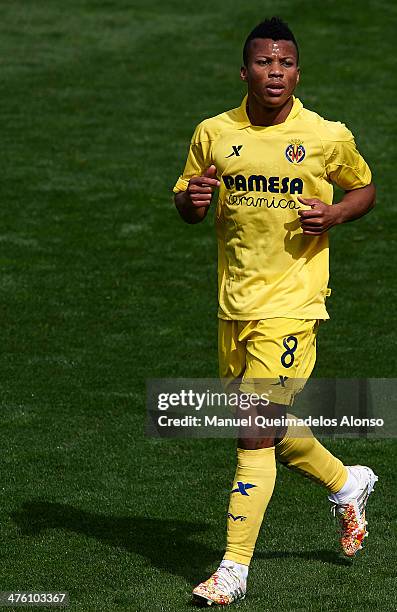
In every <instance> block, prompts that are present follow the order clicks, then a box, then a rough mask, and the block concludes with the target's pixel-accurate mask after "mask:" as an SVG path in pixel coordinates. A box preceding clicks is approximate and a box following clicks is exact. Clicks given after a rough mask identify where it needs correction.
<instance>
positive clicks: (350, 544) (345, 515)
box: [328, 465, 378, 557]
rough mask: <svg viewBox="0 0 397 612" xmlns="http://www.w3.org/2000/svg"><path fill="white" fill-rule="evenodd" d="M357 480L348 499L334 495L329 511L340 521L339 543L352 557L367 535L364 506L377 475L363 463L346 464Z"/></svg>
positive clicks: (346, 553) (348, 555)
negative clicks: (353, 490) (355, 487)
mask: <svg viewBox="0 0 397 612" xmlns="http://www.w3.org/2000/svg"><path fill="white" fill-rule="evenodd" d="M347 467H348V468H349V470H350V472H351V473H352V474H353V475H354V477H355V478H356V480H357V483H358V485H357V490H356V491H355V493H354V494H353V495H352V496H349V498H348V499H345V500H342V502H340V501H336V499H335V495H330V496H329V497H328V499H329V500H330V502H332V508H331V512H332V513H333V515H334V516H336V517H337V518H338V519H339V522H340V530H341V532H340V545H341V548H342V551H343V554H344V555H345V556H346V557H354V556H355V554H356V553H357V552H358V551H359V550H361V549H362V547H363V540H364V538H366V537H367V536H368V531H367V521H366V519H365V506H366V503H367V501H368V497H369V495H370V494H371V493H372V490H373V488H374V485H375V483H376V481H377V480H378V477H377V476H376V474H374V472H373V471H372V470H371V468H369V467H366V466H364V465H353V466H347Z"/></svg>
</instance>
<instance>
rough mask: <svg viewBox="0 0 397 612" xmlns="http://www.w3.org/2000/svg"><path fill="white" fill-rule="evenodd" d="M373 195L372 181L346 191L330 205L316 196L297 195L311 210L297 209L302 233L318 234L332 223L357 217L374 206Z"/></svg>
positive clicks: (335, 223) (327, 228)
mask: <svg viewBox="0 0 397 612" xmlns="http://www.w3.org/2000/svg"><path fill="white" fill-rule="evenodd" d="M375 196H376V191H375V187H374V185H373V183H370V184H369V185H366V186H365V187H359V188H358V189H353V190H352V191H346V192H345V195H344V196H343V198H342V200H341V201H340V202H338V203H337V204H333V205H332V206H328V204H325V203H324V202H322V201H321V200H319V199H318V198H302V197H301V196H299V197H298V200H299V202H301V203H302V204H305V206H310V208H311V210H298V214H299V217H300V222H301V226H302V229H303V233H304V234H306V235H307V236H320V235H321V234H323V233H324V232H327V231H328V230H329V229H330V228H331V227H332V226H334V225H338V224H339V223H346V222H347V221H354V220H355V219H359V218H360V217H362V216H363V215H366V214H367V212H369V211H370V210H371V208H373V207H374V206H375Z"/></svg>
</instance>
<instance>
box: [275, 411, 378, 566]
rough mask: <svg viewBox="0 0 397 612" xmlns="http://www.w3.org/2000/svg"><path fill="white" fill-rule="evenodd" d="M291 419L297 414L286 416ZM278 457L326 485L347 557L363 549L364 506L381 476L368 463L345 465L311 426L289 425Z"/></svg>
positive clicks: (279, 446)
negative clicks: (315, 435)
mask: <svg viewBox="0 0 397 612" xmlns="http://www.w3.org/2000/svg"><path fill="white" fill-rule="evenodd" d="M287 416H288V418H289V419H290V420H294V419H295V417H294V416H293V415H291V414H289V415H287ZM275 452H276V458H277V460H278V461H280V463H282V464H284V465H285V466H286V467H288V468H290V469H292V470H294V471H297V472H299V473H300V474H302V475H303V476H307V477H308V478H310V479H312V480H314V481H315V482H317V483H319V484H321V485H323V486H324V487H325V488H326V489H327V490H328V492H329V494H330V495H329V497H328V499H329V500H330V501H331V502H332V504H333V506H332V510H333V511H334V514H335V516H337V517H338V519H339V522H340V527H341V534H340V545H341V549H342V551H343V553H344V554H345V555H346V556H347V557H354V555H355V554H356V553H357V552H358V551H359V550H360V549H361V548H362V542H363V539H364V538H365V537H366V536H367V535H368V532H367V529H366V525H367V521H366V518H365V506H366V503H367V500H368V497H369V495H370V494H371V493H372V490H373V488H374V485H375V483H376V481H377V480H378V477H377V476H376V475H375V474H374V472H373V471H372V470H371V469H370V468H369V467H367V466H345V465H343V463H342V462H341V461H340V460H339V459H338V458H337V457H335V456H334V455H332V454H331V453H330V452H329V451H328V450H327V449H326V448H325V447H324V446H323V445H322V444H320V442H319V441H318V440H317V439H316V438H315V437H314V436H313V434H312V432H311V430H310V429H309V427H305V426H298V425H296V424H293V425H290V426H289V427H288V430H287V433H286V435H285V437H283V439H282V440H281V441H277V440H276V451H275Z"/></svg>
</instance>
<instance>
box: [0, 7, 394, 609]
mask: <svg viewBox="0 0 397 612" xmlns="http://www.w3.org/2000/svg"><path fill="white" fill-rule="evenodd" d="M274 7H275V5H274V4H273V3H270V2H269V1H268V0H265V2H262V3H259V4H258V3H254V2H248V3H241V2H237V1H235V0H224V1H223V2H219V1H218V0H215V1H214V2H213V3H210V4H206V5H204V4H200V3H199V4H197V5H195V4H191V3H187V2H185V3H181V2H176V1H175V0H170V1H168V2H167V3H162V2H160V0H148V1H147V2H146V3H143V2H137V1H135V2H134V1H132V2H127V1H126V0H102V1H100V0H81V1H77V0H70V1H69V2H67V3H64V2H61V1H60V0H51V1H50V2H36V3H33V2H23V1H22V0H3V2H1V4H0V30H1V36H0V45H1V54H0V57H1V70H0V74H1V80H0V87H1V96H0V112H1V123H2V129H1V149H0V162H1V183H2V206H1V209H0V223H1V229H0V266H1V274H0V310H1V320H2V326H1V337H2V343H1V344H2V350H1V352H0V364H1V371H2V376H1V378H0V384H1V391H2V393H1V409H2V411H1V419H0V424H1V427H0V438H1V455H0V457H1V480H0V490H1V505H0V512H1V520H0V534H1V548H0V557H1V572H0V590H2V591H11V590H25V591H28V590H32V591H49V590H53V591H54V590H58V591H59V590H66V591H68V592H69V594H70V599H71V604H70V608H69V609H70V610H81V611H84V612H86V611H93V612H94V611H95V612H97V611H98V612H100V611H106V612H112V611H118V610H120V611H121V610H131V611H137V612H138V611H142V612H143V611H145V612H146V611H150V612H157V611H167V612H175V611H182V610H190V609H191V606H190V592H191V589H192V586H193V585H194V584H195V583H196V582H197V581H199V580H201V579H203V578H204V577H206V575H207V573H208V572H210V571H212V570H213V569H214V567H215V566H216V564H217V563H218V561H219V559H220V556H221V554H222V551H223V548H224V543H225V540H224V538H225V534H224V522H225V510H226V506H227V502H228V492H229V489H230V484H231V480H232V477H233V474H234V442H233V441H232V440H221V441H220V440H203V441H193V440H183V441H172V440H168V441H167V440H157V439H149V438H146V437H145V435H144V420H145V379H147V378H156V377H157V378H159V377H215V376H216V375H217V356H216V326H217V320H216V276H215V275H216V245H215V239H214V232H213V227H212V223H211V221H209V222H208V220H207V221H206V222H205V223H203V224H202V225H200V226H194V227H192V226H187V225H185V224H183V223H182V221H180V219H179V218H178V216H177V214H176V212H175V210H174V208H173V205H172V198H171V187H172V186H173V184H174V182H175V179H176V177H177V176H178V174H179V173H180V171H181V169H182V167H183V164H184V160H185V155H186V151H187V146H188V141H189V139H190V136H191V133H192V130H193V128H194V126H195V125H196V124H197V123H198V122H199V121H200V120H201V119H203V118H204V117H206V116H210V115H214V114H217V113H218V112H221V111H223V110H224V109H226V108H232V107H234V106H237V105H238V104H239V103H240V99H241V97H242V95H243V91H244V90H243V85H242V83H240V81H239V78H238V70H239V66H240V50H241V48H242V44H243V41H244V38H245V36H246V34H247V33H248V32H249V30H250V29H251V28H252V26H253V25H255V24H256V23H257V22H258V21H260V20H261V19H262V18H263V17H264V16H266V15H271V14H272V13H273V12H274V11H275V10H276V11H277V13H278V14H280V16H282V17H283V18H284V19H286V20H287V21H289V23H290V25H291V26H292V27H293V29H294V31H295V33H296V36H297V38H298V41H300V46H301V58H302V62H301V64H302V80H301V85H300V89H299V94H298V95H299V96H300V97H301V99H302V100H303V101H304V103H305V105H306V106H307V107H309V108H313V109H314V110H316V111H317V112H319V113H321V114H323V115H325V116H326V117H328V118H330V119H339V120H343V121H344V122H345V123H346V124H347V125H348V126H349V127H350V129H351V130H352V131H353V133H355V134H356V135H357V141H358V144H359V146H360V149H361V150H362V152H363V154H364V155H365V157H366V158H367V160H368V161H369V163H370V164H371V166H372V167H373V170H374V176H375V180H376V183H377V185H378V208H377V210H376V211H375V212H373V213H372V214H371V215H369V216H368V217H366V218H364V219H362V220H360V221H358V222H357V223H353V224H350V225H346V226H344V227H339V228H337V229H336V230H335V231H334V232H332V238H331V248H332V282H331V283H330V284H331V286H332V288H333V295H332V298H331V299H330V300H329V302H328V305H329V310H330V314H331V317H332V319H331V321H330V322H329V323H327V324H326V325H325V326H324V329H323V330H322V332H321V335H320V339H319V359H318V364H317V367H316V372H315V375H316V376H319V377H320V376H325V377H332V376H340V377H366V376H371V377H393V376H395V372H396V368H395V354H396V336H395V330H394V327H395V326H394V319H393V318H392V312H393V309H394V306H395V301H396V295H395V288H396V283H395V258H394V259H393V244H395V242H394V241H395V237H396V211H397V207H396V202H395V193H396V173H395V168H394V166H395V157H394V144H395V136H394V133H395V131H396V125H397V120H396V115H395V108H394V97H393V87H394V88H395V85H396V77H395V74H396V72H395V44H394V43H395V31H396V21H397V20H396V16H397V10H396V9H397V7H396V4H395V3H394V2H392V0H386V1H384V2H374V1H369V2H367V3H365V4H364V5H363V3H358V2H353V1H351V0H350V1H349V0H347V1H346V2H344V3H343V7H342V5H341V6H339V5H338V4H337V3H335V2H331V0H324V1H323V2H322V3H321V8H320V6H319V5H318V4H316V3H309V2H304V1H303V0H302V1H298V0H291V1H289V2H287V1H286V0H280V2H278V3H277V6H276V9H275V8H274ZM330 448H331V449H332V450H333V451H335V452H336V453H337V454H338V455H339V456H340V457H341V458H342V459H343V460H344V461H345V463H352V462H353V463H357V462H360V463H364V464H365V463H367V464H369V465H371V466H372V467H373V468H374V470H375V471H376V472H377V473H378V474H379V476H380V482H379V483H378V486H377V488H376V493H375V494H374V496H373V499H371V502H370V507H369V520H370V521H371V524H370V537H369V538H368V540H367V542H366V546H365V551H363V554H362V556H361V557H360V558H359V559H357V560H356V561H355V562H354V564H350V563H348V562H345V561H341V560H340V559H339V557H338V554H337V539H336V527H335V525H334V524H333V522H332V520H331V517H330V514H329V507H328V506H329V504H328V502H327V500H326V495H325V494H324V491H322V490H320V489H319V488H318V487H316V486H315V485H314V484H312V483H310V482H308V481H304V480H303V479H301V478H300V477H299V476H297V475H295V474H291V473H289V472H287V470H285V469H284V468H280V469H279V472H278V480H277V485H276V491H275V494H274V497H273V499H272V502H271V504H270V506H269V509H268V512H267V515H266V520H265V523H264V527H263V530H262V532H261V536H260V539H259V542H258V548H257V554H256V557H255V561H254V563H253V565H252V571H251V574H250V578H251V582H250V590H249V596H248V598H247V599H246V600H245V601H244V602H242V603H240V604H239V605H238V606H236V609H241V610H244V611H253V612H256V611H259V610H266V611H272V610H286V611H287V610H288V611H289V610H291V611H292V610H302V611H306V610H313V611H320V610H321V611H323V610H324V611H327V612H328V611H330V612H331V611H332V612H346V611H348V610H379V611H382V612H386V611H389V610H395V609H396V608H397V601H396V595H395V592H396V590H395V574H394V564H395V553H396V546H395V531H393V525H395V519H396V499H395V491H396V471H395V465H396V459H397V445H396V443H395V442H394V441H385V440H383V441H382V440H375V441H366V440H356V441H349V440H341V441H334V442H332V443H330ZM313 509H315V510H316V514H315V516H314V517H313ZM32 609H33V608H32Z"/></svg>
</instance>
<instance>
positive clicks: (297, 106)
mask: <svg viewBox="0 0 397 612" xmlns="http://www.w3.org/2000/svg"><path fill="white" fill-rule="evenodd" d="M247 99H248V94H247V95H246V96H244V98H243V101H242V102H241V105H240V106H239V107H238V108H237V109H236V110H237V123H239V129H243V128H246V127H250V126H251V125H252V124H251V121H250V120H249V117H248V115H247ZM292 99H293V101H294V103H293V106H292V108H291V111H290V113H289V115H288V117H287V118H286V120H285V121H283V123H286V122H287V121H291V119H294V117H296V115H297V114H298V113H299V112H300V110H301V109H302V108H303V104H302V102H301V101H300V100H299V98H295V96H292ZM283 123H278V124H277V125H283ZM256 127H260V126H256ZM263 127H266V126H263ZM268 127H277V126H275V125H271V126H268Z"/></svg>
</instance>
